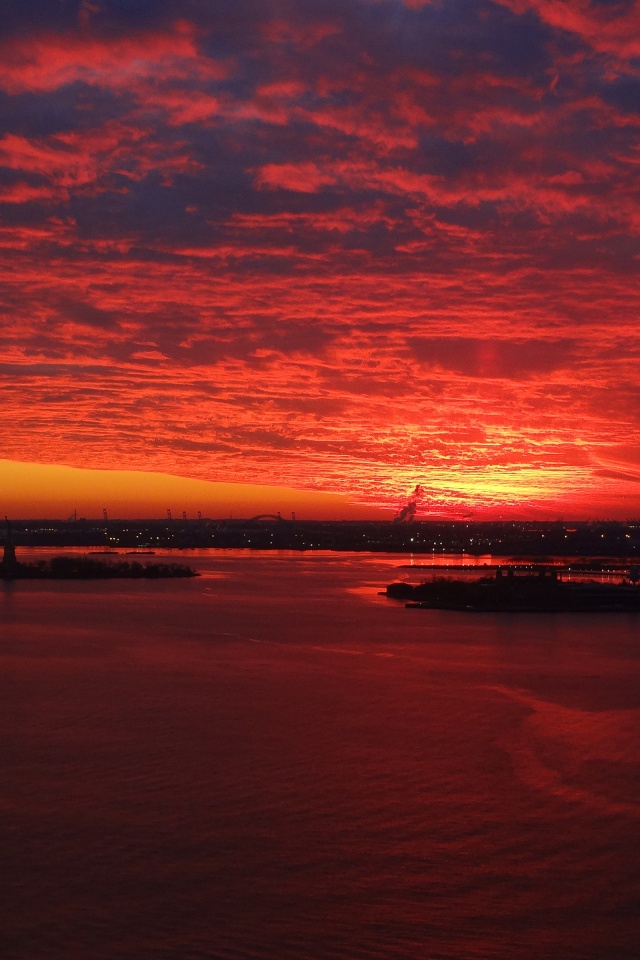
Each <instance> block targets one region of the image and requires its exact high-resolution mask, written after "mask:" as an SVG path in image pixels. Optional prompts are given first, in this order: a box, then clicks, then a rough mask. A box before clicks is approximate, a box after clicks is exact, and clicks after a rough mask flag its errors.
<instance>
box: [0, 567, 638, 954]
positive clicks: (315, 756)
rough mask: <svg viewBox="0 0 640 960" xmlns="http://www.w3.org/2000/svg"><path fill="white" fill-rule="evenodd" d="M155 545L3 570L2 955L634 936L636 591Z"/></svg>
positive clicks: (596, 941) (614, 950)
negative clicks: (560, 594) (512, 607)
mask: <svg viewBox="0 0 640 960" xmlns="http://www.w3.org/2000/svg"><path fill="white" fill-rule="evenodd" d="M58 552H60V551H58ZM34 555H35V554H34ZM38 555H40V556H42V555H44V553H42V552H41V553H40V554H38ZM176 558H179V559H181V560H183V561H184V562H185V563H188V564H190V565H191V566H193V567H194V569H196V570H198V571H199V572H200V573H201V576H200V577H198V578H194V579H187V580H159V581H144V580H140V581H135V580H111V581H83V582H80V581H75V582H74V581H41V582H38V581H19V582H14V583H10V582H4V583H1V584H0V661H1V663H0V666H1V678H2V679H1V688H0V711H1V713H2V723H1V730H2V733H1V757H0V761H1V769H2V781H3V786H2V791H1V795H0V817H1V820H2V831H3V840H2V844H1V848H0V858H1V860H2V863H1V865H0V866H1V870H2V877H3V886H4V890H5V892H4V895H3V897H2V899H1V901H0V912H1V914H2V920H1V929H2V931H3V940H4V947H3V956H4V957H5V958H7V960H124V958H126V960H129V958H131V960H134V958H135V960H156V958H157V960H205V958H216V960H217V958H220V960H276V958H278V960H279V958H290V960H325V958H327V960H329V958H331V960H382V958H384V960H392V958H393V960H395V958H407V960H445V958H446V960H481V958H482V960H498V958H499V960H534V958H535V960H539V958H545V960H560V958H563V960H564V958H566V960H637V958H638V957H640V947H638V944H640V867H639V859H638V849H639V840H640V796H639V794H638V783H639V782H640V614H637V613H619V614H592V615H588V614H564V613H563V614H533V613H530V614H504V613H502V614H500V613H486V614H470V613H463V612H451V611H442V610H410V609H406V608H405V607H404V604H403V603H401V602H397V601H392V600H388V599H387V598H386V597H384V596H381V595H380V593H379V591H382V590H384V588H385V586H386V584H387V583H389V582H391V581H392V580H394V579H398V578H404V577H405V576H406V575H407V574H408V573H409V575H410V571H407V569H406V568H405V569H402V565H403V564H408V563H411V562H412V560H411V558H410V557H408V556H390V555H374V554H367V553H349V554H331V553H288V552H285V553H275V552H274V553H267V552H264V553H261V552H255V553H250V552H248V551H215V550H207V551H199V552H198V551H194V552H193V553H187V552H186V551H185V552H184V553H180V554H179V556H178V555H177V554H175V553H174V554H173V556H172V558H171V559H172V560H174V559H176ZM27 559H30V558H27ZM127 559H131V558H127ZM141 559H144V560H145V561H148V560H151V559H153V558H149V557H145V558H141ZM157 559H158V560H159V561H162V559H163V557H161V556H158V557H157ZM423 562H424V561H423ZM413 579H414V580H415V579H416V577H415V576H414V577H413Z"/></svg>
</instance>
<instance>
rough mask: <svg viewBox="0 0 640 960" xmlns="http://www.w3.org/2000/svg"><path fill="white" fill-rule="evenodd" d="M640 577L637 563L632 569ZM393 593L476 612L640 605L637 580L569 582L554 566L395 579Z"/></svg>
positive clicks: (415, 603)
mask: <svg viewBox="0 0 640 960" xmlns="http://www.w3.org/2000/svg"><path fill="white" fill-rule="evenodd" d="M632 576H633V577H634V578H636V576H637V568H633V569H632ZM386 593H387V596H388V597H391V598H392V599H396V600H405V601H409V602H408V603H406V604H405V605H406V606H407V607H419V608H423V609H437V610H466V611H470V612H500V611H503V612H511V613H525V612H535V613H539V612H558V613H559V612H573V613H579V612H591V613H594V612H602V613H614V612H620V611H625V610H640V587H638V585H637V583H630V582H628V581H623V582H622V583H594V582H591V581H587V582H576V581H572V582H567V581H562V580H560V579H559V578H558V576H557V572H556V570H554V569H546V568H544V567H541V568H540V569H539V570H537V571H536V572H534V573H525V574H522V573H519V572H518V571H517V570H514V569H508V570H506V571H503V570H501V569H498V570H497V571H496V576H495V577H481V578H480V579H478V580H453V579H445V578H434V579H433V580H430V581H427V582H425V583H420V584H416V585H412V584H410V583H391V584H389V586H388V587H387V590H386Z"/></svg>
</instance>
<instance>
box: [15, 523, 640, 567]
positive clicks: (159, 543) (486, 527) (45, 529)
mask: <svg viewBox="0 0 640 960" xmlns="http://www.w3.org/2000/svg"><path fill="white" fill-rule="evenodd" d="M12 525H13V537H14V541H15V544H16V546H54V547H97V548H103V549H105V550H106V549H109V550H148V549H166V548H173V549H194V548H200V547H218V548H225V547H228V548H249V549H256V550H372V551H381V552H389V553H394V552H397V553H405V552H412V553H415V554H424V555H425V559H426V557H430V558H432V559H435V558H436V557H437V556H442V555H443V554H444V555H446V554H452V553H453V554H462V553H466V554H470V555H472V556H482V555H484V554H492V555H494V556H500V557H521V558H526V557H531V558H533V559H536V560H538V561H541V560H544V558H545V557H551V556H566V557H580V556H582V557H602V558H607V557H618V558H636V557H638V556H640V520H628V521H589V522H587V521H580V522H575V523H570V522H566V521H555V522H549V523H542V522H533V521H529V522H524V521H495V522H473V521H435V520H417V521H416V520H411V521H410V522H396V521H351V520H333V521H331V520H293V519H291V520H288V519H284V518H283V517H278V516H267V517H264V516H263V517H254V518H252V519H249V520H210V519H205V518H201V519H197V520H186V519H184V520H178V519H175V520H170V519H163V520H108V521H105V520H103V521H98V520H82V519H79V520H69V521H59V520H14V521H12Z"/></svg>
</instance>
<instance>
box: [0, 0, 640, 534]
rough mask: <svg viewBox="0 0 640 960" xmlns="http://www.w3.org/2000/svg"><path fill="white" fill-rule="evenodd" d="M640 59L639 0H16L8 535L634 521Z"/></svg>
mask: <svg viewBox="0 0 640 960" xmlns="http://www.w3.org/2000/svg"><path fill="white" fill-rule="evenodd" d="M639 57H640V5H639V4H638V3H636V2H632V0H620V2H614V3H612V2H605V0H572V2H565V0H447V2H441V0H343V2H341V3H335V2H331V0H326V2H325V0H314V2H310V0H291V2H289V3H286V4H285V3H279V2H277V3H261V4H256V3H254V2H253V0H233V2H232V0H220V2H216V3H215V4H212V3H204V2H200V0H187V2H184V3H181V4H178V3H176V2H173V0H157V2H155V0H135V2H134V0H132V2H129V3H125V2H123V0H99V2H95V3H88V2H86V0H83V2H73V3H67V4H66V5H61V4H55V3H54V4H52V3H50V2H45V0H26V2H24V3H21V4H20V5H19V6H17V7H16V9H15V10H12V12H11V13H10V14H8V16H7V22H6V24H5V31H4V39H3V40H2V41H0V102H1V104H2V115H3V119H4V124H3V129H4V134H3V135H2V136H0V209H1V212H2V217H1V221H0V259H1V262H2V274H3V277H2V282H1V286H0V297H1V304H2V305H1V308H0V309H2V313H3V318H4V319H3V351H2V359H1V362H0V377H1V383H2V402H3V416H2V419H1V421H0V431H1V433H0V437H1V447H0V453H1V455H2V457H3V458H4V461H5V462H3V463H2V464H0V479H2V480H3V483H4V491H5V499H6V500H7V502H6V503H5V502H4V501H3V503H1V504H0V507H1V513H5V512H7V511H10V512H20V513H21V514H22V515H23V516H29V515H31V516H33V515H47V514H49V515H51V514H53V515H58V516H63V515H68V514H69V513H72V512H73V510H74V509H76V508H78V509H86V510H88V511H89V510H94V509H96V510H98V509H100V508H101V507H107V508H108V509H109V510H110V512H113V513H114V514H117V513H121V514H122V515H123V516H127V515H132V514H135V513H137V514H138V515H140V516H145V515H147V516H148V515H152V514H153V513H154V512H155V511H156V509H158V510H159V511H160V512H161V513H163V512H164V510H165V509H166V507H168V506H173V507H174V508H175V509H176V510H178V509H180V510H182V509H185V510H188V511H193V510H196V509H201V510H203V511H204V512H206V513H208V514H209V515H211V514H214V515H215V514H216V505H217V506H218V507H219V515H224V514H226V513H228V512H229V510H232V509H233V508H234V507H233V505H234V504H235V505H236V509H238V510H241V511H242V512H243V513H244V514H245V515H246V516H250V515H251V514H252V513H257V512H260V511H261V510H267V509H268V510H269V511H271V510H276V509H281V510H283V511H287V510H296V509H297V510H304V511H305V512H306V513H307V515H310V514H315V515H317V516H336V517H341V516H347V515H351V516H354V517H355V516H363V515H364V516H370V517H373V518H375V517H381V516H388V517H391V516H393V515H394V513H395V512H396V511H397V510H398V508H399V507H400V506H401V505H402V504H403V503H404V502H406V499H407V496H408V495H409V494H410V492H411V491H412V490H413V489H414V488H415V486H416V485H417V484H420V485H422V486H423V487H424V491H425V494H424V497H423V498H422V499H421V501H420V504H419V508H418V516H420V517H429V516H445V517H451V518H462V517H473V518H474V519H485V518H486V519H489V518H492V517H496V516H500V517H511V516H513V517H549V518H555V517H561V516H564V517H574V518H580V517H593V516H600V517H611V518H613V517H619V518H625V517H630V516H638V515H640V403H639V399H640V384H639V377H638V360H639V356H640V345H639V341H638V337H637V326H638V319H639V318H638V313H639V306H640V284H639V283H638V261H639V257H640V244H639V243H638V237H639V233H640V203H639V201H638V191H637V183H638V174H639V173H640V146H639V141H638V129H639V127H640V116H639V112H638V104H639V103H640V70H639V66H638V65H639V63H640V60H639V59H638V58H639ZM20 464H22V466H20ZM26 465H31V467H30V468H29V469H28V468H27V466H26ZM38 465H42V467H41V470H38V469H37V466H38ZM43 465H49V466H47V467H46V468H45V467H44V466H43ZM51 465H58V466H60V467H62V466H64V467H74V468H82V469H83V470H86V471H87V473H84V474H82V475H81V474H79V473H74V474H70V473H65V472H64V471H61V470H58V471H55V470H53V471H52V470H51ZM95 471H109V472H111V471H116V472H117V473H109V475H108V479H107V482H106V485H105V486H101V485H100V482H98V479H97V478H98V474H96V473H95ZM159 474H162V475H164V477H165V480H164V481H162V483H160V485H159V487H158V486H157V484H156V481H155V480H152V478H153V477H154V476H156V475H159ZM18 476H20V477H21V478H22V479H21V480H20V482H19V484H18V485H16V481H15V478H16V477H18ZM102 476H103V478H104V477H105V475H104V474H102ZM71 477H73V482H72V481H71V479H70V478H71ZM170 477H173V478H174V479H173V480H170V479H169V478H170ZM178 478H184V480H180V479H178ZM191 481H194V482H195V481H207V482H214V483H216V484H221V485H223V486H224V489H223V487H222V486H219V487H217V488H216V489H214V488H213V487H210V486H209V487H205V486H202V487H195V486H193V485H191V486H189V482H191ZM12 483H13V484H14V486H13V487H12V486H11V484H12ZM74 484H75V486H74ZM163 484H164V486H163ZM234 484H240V485H245V486H239V487H237V488H234V487H233V486H232V485H234ZM18 486H20V489H21V492H20V496H19V497H18V494H17V492H16V491H17V490H18ZM268 487H275V488H287V491H282V490H280V489H278V490H273V491H271V493H270V492H269V491H268V490H267V488H268ZM10 490H13V491H14V493H13V494H12V495H11V496H9V491H10ZM295 491H297V492H295ZM109 495H110V500H109V502H104V503H101V502H100V501H101V500H102V499H103V498H105V497H107V496H109ZM170 495H172V496H173V497H174V500H173V502H172V503H167V502H165V501H166V500H167V497H168V496H170ZM83 498H84V499H83ZM181 498H182V499H181ZM216 498H218V499H216ZM83 504H84V505H85V506H82V505H83Z"/></svg>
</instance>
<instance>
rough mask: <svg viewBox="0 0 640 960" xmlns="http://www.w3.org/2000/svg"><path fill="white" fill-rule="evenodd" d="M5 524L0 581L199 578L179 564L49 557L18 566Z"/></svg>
mask: <svg viewBox="0 0 640 960" xmlns="http://www.w3.org/2000/svg"><path fill="white" fill-rule="evenodd" d="M5 521H6V535H5V541H4V551H3V555H2V562H1V563H0V580H115V579H126V580H139V579H146V580H164V579H167V578H176V577H198V576H200V574H198V573H197V572H196V571H195V570H192V569H191V567H188V566H186V565H185V564H183V563H145V564H142V563H139V562H138V561H137V560H131V561H129V560H120V561H117V562H111V561H105V560H98V559H96V558H95V557H82V556H63V557H52V558H51V559H50V560H39V561H37V562H36V563H21V562H20V561H18V560H17V558H16V549H15V545H14V543H13V536H12V531H11V523H10V522H9V520H8V519H7V518H6V517H5Z"/></svg>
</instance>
